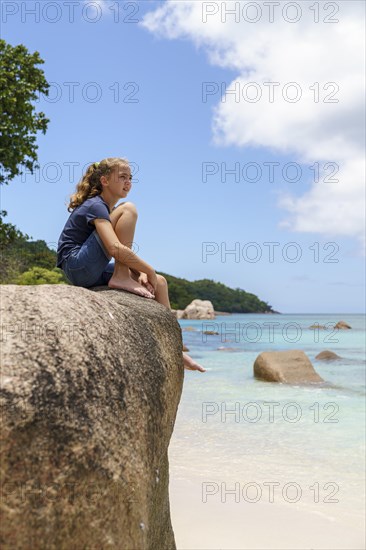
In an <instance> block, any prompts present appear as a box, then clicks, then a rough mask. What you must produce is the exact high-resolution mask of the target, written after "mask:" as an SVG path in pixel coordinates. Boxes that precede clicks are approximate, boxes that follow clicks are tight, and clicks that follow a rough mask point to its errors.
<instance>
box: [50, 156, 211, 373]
mask: <svg viewBox="0 0 366 550" xmlns="http://www.w3.org/2000/svg"><path fill="white" fill-rule="evenodd" d="M131 179H132V176H131V169H130V166H129V164H128V161H127V160H126V159H123V158H107V159H103V160H102V161H101V162H94V164H91V165H90V166H89V167H88V169H87V170H86V173H85V174H84V176H83V177H82V179H81V180H80V182H79V183H78V185H77V187H76V192H75V193H74V194H73V195H71V198H70V203H69V206H68V211H69V212H71V214H70V216H69V218H68V220H67V222H66V224H65V226H64V228H63V230H62V233H61V235H60V238H59V241H58V248H57V264H56V265H57V267H60V268H61V269H62V270H63V271H64V273H65V275H66V277H67V278H68V279H69V281H70V282H71V283H72V284H73V285H76V286H82V287H85V288H90V287H93V286H100V285H108V286H109V288H111V289H120V290H125V291H127V292H132V293H133V294H137V295H138V296H142V297H144V298H151V299H155V300H156V301H157V302H159V303H160V304H163V305H164V306H166V307H167V308H169V309H170V302H169V295H168V285H167V281H166V279H165V277H163V276H162V275H158V274H156V273H155V270H154V268H153V267H151V266H150V265H149V264H148V263H146V262H145V261H144V260H142V259H141V258H139V257H138V256H137V255H136V254H135V253H134V252H133V251H132V250H131V246H132V244H133V238H134V234H135V226H136V220H137V210H136V207H135V205H134V204H133V203H132V202H122V203H120V204H119V205H118V206H115V204H116V203H117V202H118V200H119V199H122V198H125V197H126V196H127V194H128V193H129V191H130V190H131ZM112 258H113V259H112ZM183 362H184V366H185V368H187V369H189V370H198V371H200V372H204V371H205V369H204V368H203V367H201V366H200V365H199V364H198V363H196V362H195V361H194V360H193V359H192V358H191V357H189V355H187V354H186V353H183Z"/></svg>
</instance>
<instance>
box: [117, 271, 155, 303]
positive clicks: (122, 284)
mask: <svg viewBox="0 0 366 550" xmlns="http://www.w3.org/2000/svg"><path fill="white" fill-rule="evenodd" d="M108 286H109V288H115V289H118V290H126V291H127V292H131V293H132V294H137V295H138V296H142V297H143V298H154V296H153V295H152V294H151V292H149V291H148V290H147V288H145V287H144V286H142V285H140V283H138V282H137V281H134V280H133V279H131V278H130V277H126V278H125V279H117V278H115V277H113V276H112V277H111V278H110V279H109V282H108Z"/></svg>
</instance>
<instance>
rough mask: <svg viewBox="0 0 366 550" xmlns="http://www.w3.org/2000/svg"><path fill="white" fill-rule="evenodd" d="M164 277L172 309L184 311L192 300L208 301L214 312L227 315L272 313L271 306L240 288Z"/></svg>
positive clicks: (203, 280)
mask: <svg viewBox="0 0 366 550" xmlns="http://www.w3.org/2000/svg"><path fill="white" fill-rule="evenodd" d="M161 275H164V277H165V278H166V280H167V281H168V285H169V297H170V303H171V306H172V308H173V309H184V308H185V307H187V305H188V304H190V303H191V302H192V300H195V299H197V298H198V299H200V300H210V301H211V302H212V304H213V306H214V309H215V311H227V312H228V313H264V312H266V311H268V312H269V311H273V309H272V306H270V305H269V304H268V303H267V302H263V301H262V300H260V299H259V298H258V297H257V296H256V295H255V294H251V293H249V292H245V291H244V290H241V289H240V288H236V289H233V288H229V287H228V286H226V285H223V284H222V283H216V282H215V281H212V280H211V279H201V280H199V281H187V280H186V279H179V278H178V277H173V276H172V275H168V274H166V273H161Z"/></svg>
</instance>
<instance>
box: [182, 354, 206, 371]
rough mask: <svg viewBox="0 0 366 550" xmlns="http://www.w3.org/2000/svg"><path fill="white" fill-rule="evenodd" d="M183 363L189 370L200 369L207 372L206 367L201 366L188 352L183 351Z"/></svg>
mask: <svg viewBox="0 0 366 550" xmlns="http://www.w3.org/2000/svg"><path fill="white" fill-rule="evenodd" d="M183 364H184V368H185V369H187V370H198V371H200V372H206V369H204V368H203V367H201V365H199V364H198V363H196V361H194V360H193V359H192V357H190V356H189V355H188V354H187V353H183Z"/></svg>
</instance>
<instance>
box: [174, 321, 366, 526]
mask: <svg viewBox="0 0 366 550" xmlns="http://www.w3.org/2000/svg"><path fill="white" fill-rule="evenodd" d="M340 320H343V321H346V322H347V323H348V324H349V325H351V327H352V328H351V329H350V330H338V331H335V330H334V329H332V326H334V325H335V324H336V323H337V322H338V321H340ZM179 323H180V326H181V328H182V334H183V342H184V344H185V345H186V346H187V347H188V348H189V354H190V355H191V356H192V357H193V358H194V359H195V360H197V361H198V362H199V363H200V364H202V365H203V366H204V367H205V368H206V369H207V372H206V373H198V372H190V371H185V380H184V388H183V394H182V398H181V402H180V405H179V409H178V414H177V419H176V425H175V429H174V433H173V436H172V441H171V445H170V449H169V457H170V464H171V477H173V479H174V480H175V481H176V482H181V483H185V482H186V483H187V484H188V483H189V486H190V487H191V492H192V499H195V498H196V499H200V501H202V502H204V499H206V500H208V501H209V500H210V499H211V501H213V500H216V502H222V503H223V504H224V503H225V502H228V501H230V499H231V501H233V502H234V501H235V502H239V501H243V500H245V501H246V502H252V503H254V502H258V501H260V502H263V503H269V502H276V503H277V504H279V505H283V506H291V507H292V508H293V509H294V508H295V509H299V510H305V509H306V510H307V511H308V512H310V513H313V514H317V515H320V516H322V517H324V518H327V520H329V521H330V522H337V523H341V524H342V525H345V526H346V527H347V528H355V529H362V526H363V518H364V512H365V510H364V500H365V479H364V477H365V476H364V472H365V343H366V334H365V317H364V316H363V315H355V314H347V313H339V314H273V315H262V314H241V315H237V314H233V315H228V316H221V315H220V316H217V317H216V319H215V320H213V321H198V320H194V321H193V320H179ZM315 323H318V324H319V325H325V326H326V327H327V328H326V329H319V330H317V329H315V330H314V329H310V328H309V327H310V326H311V325H314V324H315ZM205 330H211V331H216V332H218V333H219V334H217V335H204V334H203V331H205ZM220 348H221V349H220ZM225 348H229V349H225ZM291 349H301V350H303V351H304V352H305V353H306V354H307V355H308V357H309V358H310V360H311V362H312V363H313V365H314V368H315V370H316V371H317V372H318V373H319V374H320V376H321V377H322V378H323V379H324V380H325V383H324V384H322V385H319V386H291V385H284V384H278V383H268V382H262V381H258V380H256V379H255V378H254V377H253V364H254V361H255V359H256V357H257V356H258V355H259V354H260V353H261V352H262V351H268V350H273V351H275V350H291ZM323 350H331V351H334V352H336V353H337V354H338V355H339V356H340V357H341V358H340V359H337V360H335V361H331V362H325V361H319V360H316V359H315V356H316V355H317V354H318V353H319V352H320V351H323ZM230 490H231V493H230ZM271 499H272V500H271Z"/></svg>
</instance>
